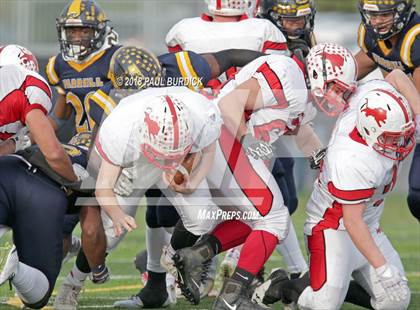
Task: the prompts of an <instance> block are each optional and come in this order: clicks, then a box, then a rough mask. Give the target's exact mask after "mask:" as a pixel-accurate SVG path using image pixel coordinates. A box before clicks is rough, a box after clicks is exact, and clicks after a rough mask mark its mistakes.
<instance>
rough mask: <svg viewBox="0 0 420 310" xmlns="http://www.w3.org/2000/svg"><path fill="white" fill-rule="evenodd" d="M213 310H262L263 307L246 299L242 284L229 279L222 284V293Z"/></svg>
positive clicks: (245, 291)
mask: <svg viewBox="0 0 420 310" xmlns="http://www.w3.org/2000/svg"><path fill="white" fill-rule="evenodd" d="M213 309H215V310H263V309H265V310H266V309H267V307H265V306H261V305H258V304H256V303H254V302H252V301H251V299H250V298H249V297H248V290H247V288H246V287H244V286H243V284H242V283H240V282H238V281H235V280H233V279H231V278H229V279H226V280H225V282H224V283H223V288H222V291H221V292H220V294H219V296H217V298H216V301H215V302H214V304H213Z"/></svg>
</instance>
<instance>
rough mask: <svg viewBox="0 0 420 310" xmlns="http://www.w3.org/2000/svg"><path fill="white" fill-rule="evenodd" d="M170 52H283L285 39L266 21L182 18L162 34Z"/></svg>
mask: <svg viewBox="0 0 420 310" xmlns="http://www.w3.org/2000/svg"><path fill="white" fill-rule="evenodd" d="M166 45H167V46H168V49H169V51H170V52H178V51H181V50H188V51H193V52H195V53H210V52H218V51H221V50H225V49H230V48H243V49H248V50H253V51H261V52H264V53H269V54H271V53H281V54H284V53H285V51H286V50H287V43H286V38H285V37H284V35H283V34H282V32H281V31H280V30H279V29H278V28H276V26H274V25H273V24H272V23H271V22H270V21H268V20H265V19H259V18H247V16H246V15H243V16H242V17H241V19H240V20H239V21H237V22H223V23H217V22H213V19H212V17H211V16H208V15H206V14H203V15H202V16H201V17H195V18H185V19H183V20H181V21H180V22H178V23H177V24H175V26H173V27H172V28H171V30H169V32H168V34H167V35H166Z"/></svg>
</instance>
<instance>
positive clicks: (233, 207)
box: [174, 55, 307, 309]
mask: <svg viewBox="0 0 420 310" xmlns="http://www.w3.org/2000/svg"><path fill="white" fill-rule="evenodd" d="M216 100H217V102H218V105H219V108H220V109H221V112H222V117H223V119H224V126H223V127H222V133H221V137H220V139H219V141H218V144H217V149H216V158H215V163H214V165H213V168H212V169H211V171H210V172H209V174H208V176H207V180H208V183H209V184H212V185H213V186H215V188H216V189H217V190H218V191H219V192H220V193H221V197H217V196H213V197H211V196H209V201H210V200H211V199H213V201H215V203H216V204H217V205H218V207H219V208H221V209H223V210H224V211H235V212H237V213H238V214H239V217H238V218H235V219H233V220H228V221H226V220H223V218H221V219H219V218H217V219H216V220H215V221H216V222H221V223H220V224H218V225H217V226H216V227H215V229H214V230H213V231H212V232H211V233H210V235H209V237H208V238H205V239H204V240H202V241H199V242H198V243H197V244H196V245H194V246H193V247H191V248H185V249H182V250H179V251H177V252H176V254H175V256H174V261H175V265H176V267H177V269H178V273H179V274H180V275H181V276H180V277H179V282H180V287H181V290H182V291H183V293H184V295H185V296H186V297H187V299H188V300H190V301H191V302H193V303H198V302H199V300H200V298H199V290H198V287H197V285H195V283H198V281H199V277H200V275H201V268H202V267H201V266H202V265H201V264H202V263H203V262H206V261H208V260H209V259H211V258H212V257H214V256H215V255H217V254H219V253H221V252H223V251H226V250H228V249H230V248H232V247H235V246H238V245H241V244H244V245H243V248H242V251H241V254H240V258H239V262H238V265H237V267H236V269H235V272H234V274H233V276H232V277H231V278H229V279H227V280H226V281H225V283H224V286H223V288H222V291H221V293H220V294H219V296H218V298H217V300H216V303H215V306H214V307H215V308H216V309H228V308H229V307H245V308H246V309H248V308H249V309H260V306H258V305H256V304H254V303H252V302H251V301H250V299H249V298H248V297H247V296H246V294H245V291H247V289H248V287H249V285H250V283H251V282H252V280H253V278H254V277H255V275H256V274H257V273H258V271H259V270H260V268H261V267H262V266H263V265H264V263H265V262H266V261H267V260H268V258H269V257H270V255H271V253H272V251H273V250H274V249H275V247H276V245H277V244H278V243H279V242H280V243H281V242H282V241H283V240H284V239H285V237H286V236H287V234H288V230H289V226H290V217H289V213H288V210H287V208H286V207H285V205H284V203H283V199H282V195H281V192H280V190H279V188H278V185H277V183H276V182H275V180H274V177H273V176H272V175H271V173H270V171H269V169H268V168H267V166H266V165H265V163H264V160H266V159H269V158H270V156H272V155H273V154H272V148H271V143H272V142H274V141H275V140H276V139H277V138H278V137H279V136H281V135H283V134H287V133H289V132H293V131H295V130H296V129H297V128H298V126H299V125H300V122H301V120H302V117H303V113H304V111H305V109H306V106H307V89H306V83H305V79H304V75H303V71H302V70H301V69H300V68H299V66H298V65H297V63H296V62H295V61H294V60H293V59H291V58H289V57H286V56H281V55H270V56H264V57H260V58H258V59H256V60H254V61H253V62H251V63H249V64H248V65H246V66H245V67H243V68H242V70H241V71H240V72H238V73H237V74H236V75H235V78H234V79H232V80H231V81H230V82H228V83H227V84H226V85H225V87H224V88H222V90H221V93H220V97H218V98H217V99H216ZM247 155H248V156H247ZM194 195H195V193H193V194H192V195H191V196H190V197H192V196H194ZM197 195H198V193H197ZM199 195H200V196H199V197H200V198H201V199H203V201H204V199H205V195H204V193H203V192H200V193H199ZM208 195H210V194H208ZM197 197H198V196H197ZM184 198H185V197H184ZM220 198H222V199H220ZM203 204H207V205H209V204H210V202H208V203H204V202H203ZM186 211H188V210H186ZM246 214H253V215H254V216H252V217H251V218H249V219H247V218H246V216H245V215H246ZM244 216H245V217H244ZM181 218H182V216H181ZM183 220H184V218H183ZM207 221H208V220H207ZM206 224H207V223H206ZM184 225H185V227H186V228H187V229H188V227H189V226H190V225H193V223H190V222H188V221H184ZM198 225H202V224H201V223H198ZM245 308H244V309H245Z"/></svg>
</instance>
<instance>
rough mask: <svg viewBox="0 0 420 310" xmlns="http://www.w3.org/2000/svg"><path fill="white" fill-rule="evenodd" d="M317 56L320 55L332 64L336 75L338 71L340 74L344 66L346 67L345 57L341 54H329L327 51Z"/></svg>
mask: <svg viewBox="0 0 420 310" xmlns="http://www.w3.org/2000/svg"><path fill="white" fill-rule="evenodd" d="M317 55H320V56H322V57H324V59H325V60H328V61H329V62H330V63H331V67H332V69H333V71H334V72H335V73H336V72H337V71H336V69H338V70H339V72H340V71H341V70H342V68H343V65H344V61H345V57H343V56H341V55H339V54H330V53H327V52H325V51H321V52H320V53H318V54H317ZM340 74H342V73H340Z"/></svg>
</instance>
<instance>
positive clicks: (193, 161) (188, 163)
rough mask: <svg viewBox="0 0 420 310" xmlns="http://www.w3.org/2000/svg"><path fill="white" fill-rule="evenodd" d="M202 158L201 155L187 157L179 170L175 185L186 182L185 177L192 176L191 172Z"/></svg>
mask: <svg viewBox="0 0 420 310" xmlns="http://www.w3.org/2000/svg"><path fill="white" fill-rule="evenodd" d="M199 159H200V156H199V153H189V154H187V156H185V158H184V161H183V162H182V163H181V166H180V167H179V168H178V170H177V172H176V173H175V176H174V183H175V184H178V185H180V184H182V183H183V182H184V176H185V175H190V174H191V171H192V170H193V168H194V167H195V166H197V164H198V162H199Z"/></svg>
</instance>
